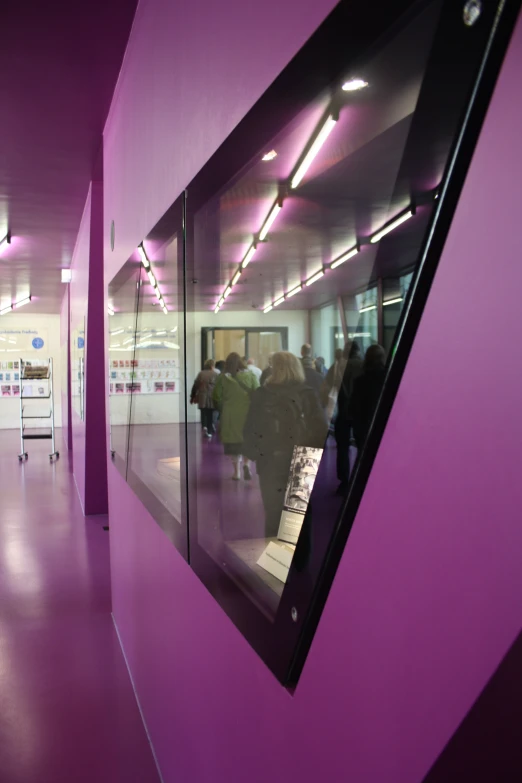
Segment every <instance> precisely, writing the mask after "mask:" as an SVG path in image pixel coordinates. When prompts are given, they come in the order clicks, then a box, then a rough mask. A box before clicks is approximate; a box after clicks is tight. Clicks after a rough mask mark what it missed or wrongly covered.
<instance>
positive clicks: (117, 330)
mask: <svg viewBox="0 0 522 783" xmlns="http://www.w3.org/2000/svg"><path fill="white" fill-rule="evenodd" d="M124 331H125V329H116V331H115V332H111V334H112V336H113V337H114V335H116V334H123V332H124Z"/></svg>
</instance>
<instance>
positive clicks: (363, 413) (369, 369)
mask: <svg viewBox="0 0 522 783" xmlns="http://www.w3.org/2000/svg"><path fill="white" fill-rule="evenodd" d="M385 375H386V353H385V351H384V348H383V347H382V345H370V347H369V348H368V350H367V351H366V354H365V356H364V365H363V372H362V375H360V376H359V377H358V378H356V379H355V380H354V382H353V392H352V394H351V397H350V399H349V401H348V405H347V416H348V417H349V418H350V419H351V421H352V422H353V432H354V437H355V442H356V444H357V450H358V451H359V452H360V451H361V449H362V448H363V446H364V444H365V442H366V438H367V436H368V432H369V430H370V425H371V423H372V419H373V414H374V413H375V409H376V407H377V403H378V402H379V397H380V395H381V390H382V387H383V384H384V378H385Z"/></svg>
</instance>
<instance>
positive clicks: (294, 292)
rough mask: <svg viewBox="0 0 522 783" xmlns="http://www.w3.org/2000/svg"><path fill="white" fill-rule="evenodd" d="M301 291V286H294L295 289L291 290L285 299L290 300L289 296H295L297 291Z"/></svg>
mask: <svg viewBox="0 0 522 783" xmlns="http://www.w3.org/2000/svg"><path fill="white" fill-rule="evenodd" d="M302 289H303V284H302V283H299V285H296V286H295V288H292V290H291V291H289V292H288V293H287V295H286V298H287V299H290V297H291V296H295V295H296V294H298V293H299V291H302Z"/></svg>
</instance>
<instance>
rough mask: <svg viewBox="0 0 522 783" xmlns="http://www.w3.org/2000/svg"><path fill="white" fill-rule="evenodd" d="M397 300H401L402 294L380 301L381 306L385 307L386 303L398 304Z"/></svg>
mask: <svg viewBox="0 0 522 783" xmlns="http://www.w3.org/2000/svg"><path fill="white" fill-rule="evenodd" d="M399 302H402V296H398V297H397V298H396V299H388V300H387V301H386V302H383V303H382V306H383V307H386V305H392V304H399Z"/></svg>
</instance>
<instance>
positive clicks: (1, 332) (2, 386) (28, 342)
mask: <svg viewBox="0 0 522 783" xmlns="http://www.w3.org/2000/svg"><path fill="white" fill-rule="evenodd" d="M48 351H49V339H48V334H47V329H45V328H34V329H33V328H27V329H23V328H17V327H13V326H11V327H10V326H5V327H4V326H2V327H0V398H6V397H7V398H9V397H19V396H20V368H19V361H20V356H23V357H24V358H25V357H27V355H28V354H29V355H30V356H31V357H35V358H34V359H33V363H34V364H38V363H39V360H38V359H37V358H36V357H37V356H38V354H41V355H42V363H43V364H47V353H48Z"/></svg>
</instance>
